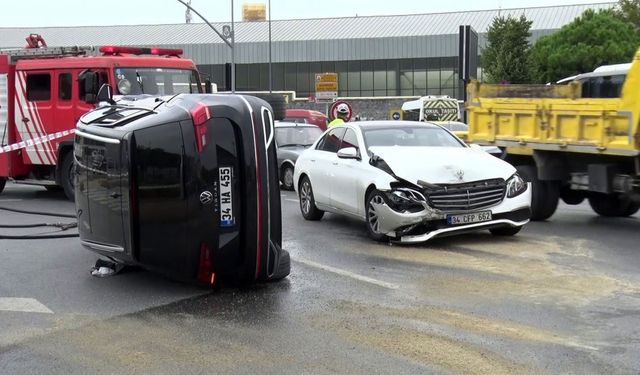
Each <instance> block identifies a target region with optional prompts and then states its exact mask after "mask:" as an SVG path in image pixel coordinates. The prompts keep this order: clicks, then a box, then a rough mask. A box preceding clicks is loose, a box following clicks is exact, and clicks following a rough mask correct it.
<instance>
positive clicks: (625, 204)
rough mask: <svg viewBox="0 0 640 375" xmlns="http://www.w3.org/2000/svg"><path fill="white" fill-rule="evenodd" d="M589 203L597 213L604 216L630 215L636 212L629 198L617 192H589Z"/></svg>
mask: <svg viewBox="0 0 640 375" xmlns="http://www.w3.org/2000/svg"><path fill="white" fill-rule="evenodd" d="M589 205H590V206H591V208H592V209H593V211H595V212H596V213H597V214H598V215H600V216H605V217H617V216H631V215H633V214H635V213H636V212H638V208H637V207H634V206H635V204H634V203H633V202H631V200H629V199H628V198H626V197H622V196H620V195H619V194H598V193H594V194H591V195H589ZM634 209H635V211H634Z"/></svg>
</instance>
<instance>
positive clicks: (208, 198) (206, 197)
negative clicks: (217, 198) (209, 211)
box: [200, 190, 213, 206]
mask: <svg viewBox="0 0 640 375" xmlns="http://www.w3.org/2000/svg"><path fill="white" fill-rule="evenodd" d="M211 202H213V194H211V192H210V191H208V190H205V191H203V192H202V193H200V203H202V205H203V206H206V205H208V204H211Z"/></svg>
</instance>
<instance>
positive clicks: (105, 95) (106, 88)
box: [96, 83, 116, 105]
mask: <svg viewBox="0 0 640 375" xmlns="http://www.w3.org/2000/svg"><path fill="white" fill-rule="evenodd" d="M96 101H97V102H98V103H100V102H107V103H109V104H111V105H115V104H116V102H115V101H114V100H113V88H112V87H111V85H109V84H106V83H105V84H104V85H102V87H100V90H99V91H98V96H97V97H96Z"/></svg>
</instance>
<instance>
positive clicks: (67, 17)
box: [0, 0, 606, 27]
mask: <svg viewBox="0 0 640 375" xmlns="http://www.w3.org/2000/svg"><path fill="white" fill-rule="evenodd" d="M244 2H248V3H259V2H262V3H266V2H267V0H251V1H243V0H235V2H234V4H235V6H234V8H235V16H234V18H235V20H240V18H241V16H242V14H241V9H242V4H243V3H244ZM597 2H606V1H594V0H587V1H584V0H455V1H442V0H438V1H434V0H271V7H272V14H273V19H274V20H276V19H291V18H324V17H347V16H355V15H358V16H371V15H391V14H416V13H436V12H450V11H461V10H482V9H497V8H499V7H501V8H521V7H533V6H551V5H569V4H591V3H597ZM0 4H1V5H2V6H1V9H2V11H1V12H0V27H26V26H92V25H134V24H154V23H182V22H184V18H185V16H184V11H185V9H186V8H185V7H184V6H183V5H182V4H180V3H179V2H177V1H176V0H107V1H103V0H0ZM191 6H193V7H194V8H195V9H197V10H198V12H200V13H201V14H202V15H203V16H205V17H206V18H207V19H208V20H209V21H211V22H217V21H220V22H228V21H230V20H231V0H192V2H191ZM193 22H201V21H200V19H198V17H197V16H196V15H195V14H193Z"/></svg>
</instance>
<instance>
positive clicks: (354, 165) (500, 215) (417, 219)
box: [294, 121, 531, 243]
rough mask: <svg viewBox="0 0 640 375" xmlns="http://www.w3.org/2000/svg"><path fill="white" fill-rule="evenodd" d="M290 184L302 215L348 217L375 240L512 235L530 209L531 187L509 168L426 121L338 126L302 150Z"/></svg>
mask: <svg viewBox="0 0 640 375" xmlns="http://www.w3.org/2000/svg"><path fill="white" fill-rule="evenodd" d="M294 182H295V185H294V186H295V188H296V190H297V192H298V196H299V199H300V211H301V212H302V216H303V217H304V218H305V219H307V220H320V219H321V218H322V216H323V214H324V212H325V211H328V212H332V213H337V214H344V215H348V216H352V217H354V218H357V219H360V220H363V221H365V222H366V227H367V231H368V233H369V236H370V237H371V238H372V239H374V240H376V241H386V240H389V239H392V240H394V241H397V242H400V243H415V242H423V241H427V240H429V239H431V238H433V237H438V236H445V235H449V234H454V233H461V232H467V231H472V230H481V229H488V230H489V231H491V233H493V234H494V235H501V236H511V235H515V234H516V233H518V232H519V231H520V229H521V228H522V226H524V225H525V224H526V223H528V222H529V217H530V215H531V209H530V204H531V189H530V188H529V187H528V184H527V183H526V182H525V181H524V180H523V179H522V178H521V177H520V176H519V175H518V173H516V169H515V168H514V167H512V166H511V165H509V164H508V163H506V162H504V161H502V160H500V159H498V158H495V157H492V156H491V155H489V154H488V153H486V152H484V151H483V150H482V148H480V147H479V146H475V145H473V146H467V145H466V144H465V143H464V142H462V141H460V140H459V139H458V138H456V137H454V136H453V135H452V134H451V133H450V132H448V131H447V130H445V129H443V128H441V127H439V126H437V125H435V124H430V123H419V122H413V121H368V122H354V123H347V124H344V125H339V126H336V127H335V128H332V129H331V130H329V131H328V132H326V133H325V134H324V136H323V137H322V138H320V139H319V140H318V141H317V142H316V143H315V144H314V145H313V146H312V147H310V148H309V149H308V150H306V151H305V152H304V153H302V155H300V157H299V158H298V162H297V163H296V167H295V171H294Z"/></svg>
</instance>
